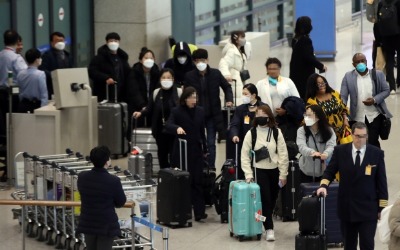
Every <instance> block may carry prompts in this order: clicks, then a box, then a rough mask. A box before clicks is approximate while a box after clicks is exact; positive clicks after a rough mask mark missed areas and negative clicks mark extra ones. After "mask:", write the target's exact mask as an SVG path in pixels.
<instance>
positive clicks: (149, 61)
mask: <svg viewBox="0 0 400 250" xmlns="http://www.w3.org/2000/svg"><path fill="white" fill-rule="evenodd" d="M143 65H144V66H145V67H146V68H148V69H151V68H152V67H153V66H154V60H153V59H146V60H144V61H143Z"/></svg>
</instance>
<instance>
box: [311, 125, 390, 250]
mask: <svg viewBox="0 0 400 250" xmlns="http://www.w3.org/2000/svg"><path fill="white" fill-rule="evenodd" d="M352 137H353V143H348V144H343V145H339V146H336V147H335V149H334V151H333V155H332V159H331V161H330V162H329V165H328V167H327V168H326V170H325V172H324V174H323V176H322V180H321V186H320V188H319V189H318V190H317V194H318V195H323V196H326V195H327V188H328V186H329V184H330V182H331V181H332V180H333V179H334V178H335V173H336V172H337V171H339V174H340V185H339V194H338V208H337V209H338V216H339V219H340V222H341V229H342V233H343V236H344V249H345V250H356V249H357V242H358V238H359V241H360V250H369V249H374V237H375V232H376V224H377V220H378V219H380V212H381V211H382V209H383V208H384V207H386V206H387V204H388V189H387V180H386V169H385V161H384V153H383V151H382V150H380V149H379V148H378V147H376V146H373V145H370V144H367V139H368V131H367V126H366V125H365V124H364V123H362V122H356V123H355V124H353V126H352Z"/></svg>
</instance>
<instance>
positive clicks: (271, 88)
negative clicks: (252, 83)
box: [256, 57, 300, 116]
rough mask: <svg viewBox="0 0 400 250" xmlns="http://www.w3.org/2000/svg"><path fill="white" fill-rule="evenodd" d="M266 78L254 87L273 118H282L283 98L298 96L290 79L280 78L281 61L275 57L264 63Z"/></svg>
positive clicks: (283, 111)
mask: <svg viewBox="0 0 400 250" xmlns="http://www.w3.org/2000/svg"><path fill="white" fill-rule="evenodd" d="M265 67H266V70H267V78H265V79H262V80H260V81H258V82H257V84H256V86H257V89H258V93H259V95H260V98H261V101H263V102H265V103H266V104H268V105H269V106H270V107H271V110H272V113H273V114H274V116H276V115H278V116H283V115H285V114H286V110H285V109H283V108H282V107H281V104H282V102H283V100H285V98H287V97H289V96H296V97H300V96H299V92H298V91H297V89H296V86H295V85H294V83H293V81H292V80H291V79H290V78H287V77H284V76H281V67H282V63H281V61H280V60H279V59H278V58H276V57H270V58H268V59H267V61H266V62H265Z"/></svg>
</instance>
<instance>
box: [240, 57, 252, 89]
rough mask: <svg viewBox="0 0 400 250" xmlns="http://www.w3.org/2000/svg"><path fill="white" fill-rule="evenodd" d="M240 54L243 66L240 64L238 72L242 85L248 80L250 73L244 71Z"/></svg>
mask: <svg viewBox="0 0 400 250" xmlns="http://www.w3.org/2000/svg"><path fill="white" fill-rule="evenodd" d="M240 54H241V55H242V60H243V64H242V70H240V72H239V74H240V80H242V83H243V84H244V82H245V81H246V80H248V79H250V72H249V71H248V70H247V69H244V58H243V54H242V53H241V52H240Z"/></svg>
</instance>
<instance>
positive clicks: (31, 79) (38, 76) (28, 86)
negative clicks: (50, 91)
mask: <svg viewBox="0 0 400 250" xmlns="http://www.w3.org/2000/svg"><path fill="white" fill-rule="evenodd" d="M25 58H26V61H27V62H28V68H27V69H24V70H22V71H21V72H20V73H19V74H18V76H17V82H18V86H19V101H20V102H19V105H18V111H19V112H21V113H27V112H28V113H33V110H35V109H37V108H40V107H42V106H45V105H47V103H48V99H47V86H46V75H45V73H44V72H43V71H41V70H38V67H39V66H40V64H41V62H42V58H41V54H40V51H39V50H38V49H35V48H32V49H30V50H28V51H27V52H26V53H25Z"/></svg>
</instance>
